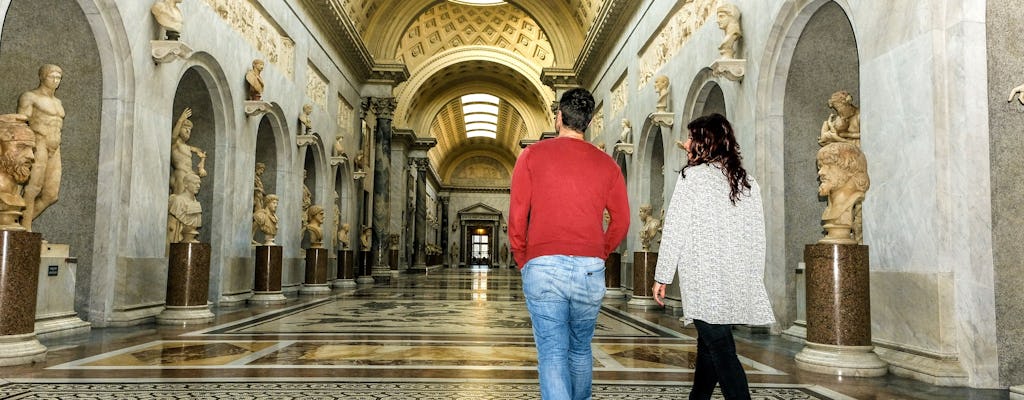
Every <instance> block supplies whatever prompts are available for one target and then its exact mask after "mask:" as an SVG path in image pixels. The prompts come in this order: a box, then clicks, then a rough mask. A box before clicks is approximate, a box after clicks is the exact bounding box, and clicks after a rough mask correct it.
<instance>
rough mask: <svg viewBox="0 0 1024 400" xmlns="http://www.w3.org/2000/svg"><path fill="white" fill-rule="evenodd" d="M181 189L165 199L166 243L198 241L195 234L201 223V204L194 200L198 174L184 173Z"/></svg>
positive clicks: (197, 232) (197, 186)
mask: <svg viewBox="0 0 1024 400" xmlns="http://www.w3.org/2000/svg"><path fill="white" fill-rule="evenodd" d="M180 189H181V190H180V191H179V192H177V193H174V194H172V195H171V196H170V197H169V198H168V199H167V203H168V204H167V240H168V243H198V242H199V240H198V239H196V236H198V235H199V228H200V227H201V226H202V225H203V206H202V204H199V201H198V200H196V194H197V193H199V176H198V175H195V174H189V175H185V177H184V178H183V180H182V185H181V188H180Z"/></svg>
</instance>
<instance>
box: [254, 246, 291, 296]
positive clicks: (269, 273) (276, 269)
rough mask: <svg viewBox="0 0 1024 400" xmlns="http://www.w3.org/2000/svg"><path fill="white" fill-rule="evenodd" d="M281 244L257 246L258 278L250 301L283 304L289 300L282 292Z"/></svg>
mask: <svg viewBox="0 0 1024 400" xmlns="http://www.w3.org/2000/svg"><path fill="white" fill-rule="evenodd" d="M282 257H283V249H282V248H281V246H256V280H255V282H254V283H253V288H252V292H253V294H252V297H250V298H249V303H254V304H281V303H284V302H286V301H288V298H286V297H284V293H282V292H281V260H282Z"/></svg>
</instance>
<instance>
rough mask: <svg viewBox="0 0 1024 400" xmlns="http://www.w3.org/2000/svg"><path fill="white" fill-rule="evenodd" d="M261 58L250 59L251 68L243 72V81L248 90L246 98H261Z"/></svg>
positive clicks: (252, 99)
mask: <svg viewBox="0 0 1024 400" xmlns="http://www.w3.org/2000/svg"><path fill="white" fill-rule="evenodd" d="M263 66H264V64H263V60H261V59H258V58H257V59H255V60H252V68H251V69H249V71H248V72H246V73H245V83H246V88H247V90H248V96H249V97H248V99H247V100H251V101H259V100H262V99H263V89H264V87H263V75H262V74H263Z"/></svg>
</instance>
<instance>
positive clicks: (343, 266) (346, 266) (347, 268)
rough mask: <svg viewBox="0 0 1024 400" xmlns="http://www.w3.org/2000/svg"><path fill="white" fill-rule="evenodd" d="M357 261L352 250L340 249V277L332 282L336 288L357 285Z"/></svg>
mask: <svg viewBox="0 0 1024 400" xmlns="http://www.w3.org/2000/svg"><path fill="white" fill-rule="evenodd" d="M355 278H356V273H355V262H354V261H353V254H352V250H338V279H335V280H334V283H333V284H332V286H333V287H335V288H352V287H356V279H355Z"/></svg>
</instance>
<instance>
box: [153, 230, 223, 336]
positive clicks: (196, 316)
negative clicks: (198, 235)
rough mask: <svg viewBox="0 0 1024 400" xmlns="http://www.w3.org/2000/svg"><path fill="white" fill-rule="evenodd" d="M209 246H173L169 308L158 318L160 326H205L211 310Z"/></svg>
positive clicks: (168, 289) (167, 304)
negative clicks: (209, 300)
mask: <svg viewBox="0 0 1024 400" xmlns="http://www.w3.org/2000/svg"><path fill="white" fill-rule="evenodd" d="M209 289H210V244H209V243H171V254H170V258H169V263H168V268H167V299H166V300H165V304H166V308H165V309H164V311H162V312H160V314H157V316H156V322H157V323H158V324H161V325H189V324H205V323H209V322H211V321H213V317H214V315H213V312H211V311H210V306H209V302H208V301H207V300H208V299H209Z"/></svg>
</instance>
